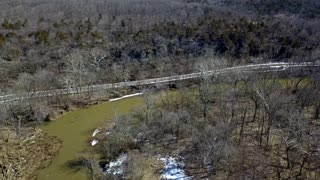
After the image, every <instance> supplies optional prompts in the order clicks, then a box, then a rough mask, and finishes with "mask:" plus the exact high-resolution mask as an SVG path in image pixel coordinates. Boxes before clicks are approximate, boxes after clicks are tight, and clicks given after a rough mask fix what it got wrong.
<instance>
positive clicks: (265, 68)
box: [0, 62, 320, 104]
mask: <svg viewBox="0 0 320 180" xmlns="http://www.w3.org/2000/svg"><path fill="white" fill-rule="evenodd" d="M305 67H320V63H314V62H303V63H288V62H277V63H264V64H249V65H242V66H235V67H228V68H222V69H216V70H210V71H206V72H195V73H190V74H182V75H175V76H168V77H160V78H153V79H144V80H137V81H127V82H119V83H109V84H99V85H91V86H83V87H78V88H65V89H53V90H44V91H35V92H27V93H16V94H8V95H3V96H0V104H6V103H10V102H13V101H19V100H24V99H30V98H40V97H50V96H57V95H72V94H77V93H79V92H81V93H83V92H88V91H92V92H94V91H101V90H108V89H113V88H122V87H128V86H141V85H152V84H161V83H166V82H176V81H183V80H190V79H196V78H200V77H202V76H203V75H206V76H212V75H218V74H226V73H232V72H270V71H285V70H287V69H292V68H305Z"/></svg>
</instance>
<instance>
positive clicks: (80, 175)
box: [38, 97, 143, 180]
mask: <svg viewBox="0 0 320 180" xmlns="http://www.w3.org/2000/svg"><path fill="white" fill-rule="evenodd" d="M142 103H143V99H142V98H141V97H132V98H127V99H123V100H119V101H114V102H103V103H101V104H97V105H92V106H90V107H85V108H83V109H79V110H77V111H73V112H68V113H66V114H64V115H63V116H61V117H60V118H58V119H57V120H55V121H52V122H50V123H47V124H45V125H43V126H42V127H41V129H43V131H44V132H47V133H48V134H50V135H54V136H57V137H58V138H60V139H62V140H63V146H62V148H61V150H60V152H59V154H58V155H57V156H56V157H55V158H54V159H53V161H52V164H51V165H50V166H49V167H47V168H45V169H42V170H40V171H39V176H38V179H39V180H42V179H46V180H47V179H49V180H50V179H61V180H64V179H66V180H72V179H77V180H81V179H83V180H85V179H86V174H85V172H84V171H83V170H81V169H73V168H70V167H69V165H70V163H72V162H74V161H75V160H77V158H78V156H79V154H81V153H82V152H84V151H85V150H88V149H90V148H92V147H90V144H89V143H90V140H91V137H90V135H91V133H92V132H93V131H94V129H95V128H96V127H99V126H105V123H106V122H107V123H111V120H112V117H113V116H114V115H115V114H117V113H128V112H130V110H131V109H132V108H134V107H135V106H137V105H139V104H142Z"/></svg>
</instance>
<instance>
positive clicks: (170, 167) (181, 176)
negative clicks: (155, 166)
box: [158, 156, 192, 180]
mask: <svg viewBox="0 0 320 180" xmlns="http://www.w3.org/2000/svg"><path fill="white" fill-rule="evenodd" d="M158 159H159V160H160V161H162V162H163V163H164V165H165V166H164V170H163V172H162V174H161V177H160V179H162V180H191V179H192V177H190V176H187V175H186V174H185V171H184V170H183V167H184V163H183V162H178V161H177V159H176V158H174V157H171V156H167V157H159V158H158Z"/></svg>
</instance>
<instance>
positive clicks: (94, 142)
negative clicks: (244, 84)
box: [91, 139, 99, 146]
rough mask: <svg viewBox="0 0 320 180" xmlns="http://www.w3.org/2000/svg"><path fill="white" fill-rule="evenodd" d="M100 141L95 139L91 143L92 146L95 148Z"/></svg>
mask: <svg viewBox="0 0 320 180" xmlns="http://www.w3.org/2000/svg"><path fill="white" fill-rule="evenodd" d="M98 142H99V141H98V140H96V139H94V140H92V141H91V146H95V145H96V144H98Z"/></svg>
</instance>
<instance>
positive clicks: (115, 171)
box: [105, 154, 128, 175]
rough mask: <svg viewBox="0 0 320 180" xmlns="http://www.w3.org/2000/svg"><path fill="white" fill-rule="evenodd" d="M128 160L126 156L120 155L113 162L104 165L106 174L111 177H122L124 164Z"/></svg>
mask: <svg viewBox="0 0 320 180" xmlns="http://www.w3.org/2000/svg"><path fill="white" fill-rule="evenodd" d="M127 159H128V155H127V154H122V155H120V156H119V157H118V158H117V159H116V160H115V161H111V162H110V163H109V164H106V167H105V168H106V173H108V174H112V175H124V169H125V162H126V161H127Z"/></svg>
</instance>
